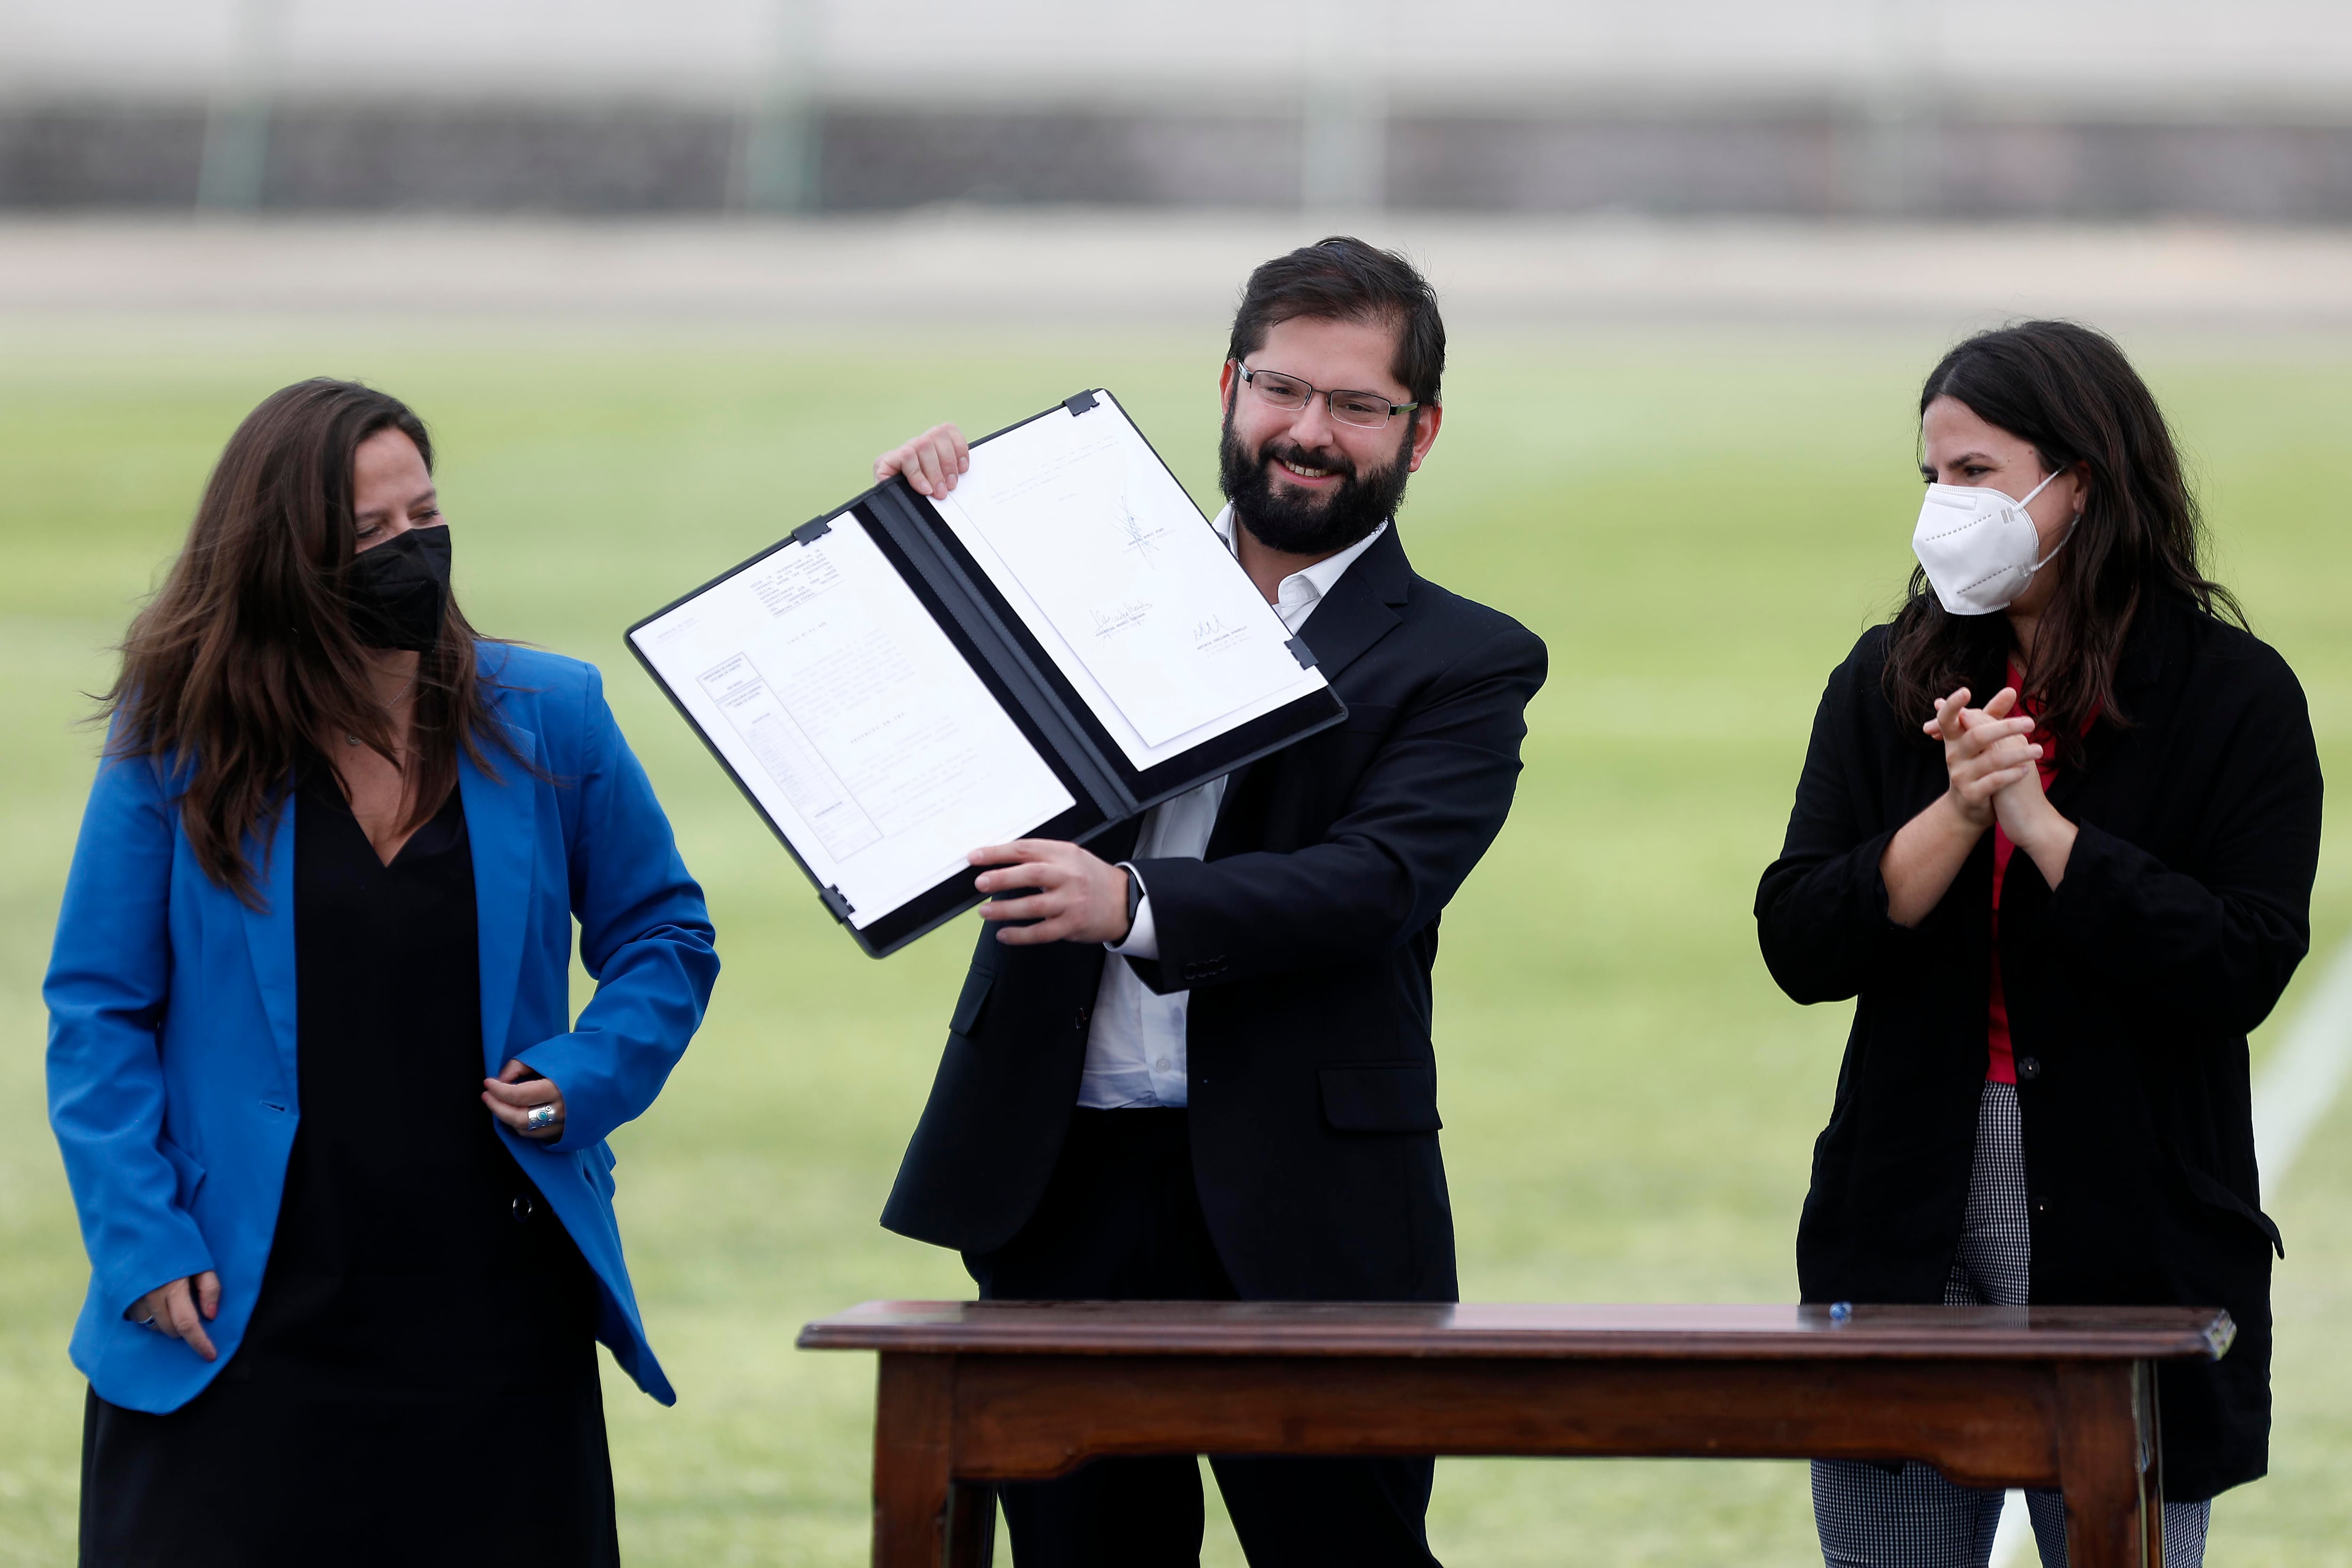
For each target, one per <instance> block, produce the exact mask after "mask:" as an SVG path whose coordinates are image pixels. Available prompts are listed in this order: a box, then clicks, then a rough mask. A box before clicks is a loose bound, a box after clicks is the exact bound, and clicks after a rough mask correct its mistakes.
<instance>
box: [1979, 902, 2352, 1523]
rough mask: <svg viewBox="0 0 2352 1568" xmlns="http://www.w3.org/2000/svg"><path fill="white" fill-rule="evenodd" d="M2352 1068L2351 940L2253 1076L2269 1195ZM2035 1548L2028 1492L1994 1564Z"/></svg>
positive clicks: (2012, 1511)
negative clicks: (2259, 1072) (2258, 1074)
mask: <svg viewBox="0 0 2352 1568" xmlns="http://www.w3.org/2000/svg"><path fill="white" fill-rule="evenodd" d="M2347 1072H2352V941H2347V942H2345V944H2344V945H2343V946H2342V947H2340V948H2338V949H2336V958H2335V960H2334V962H2333V963H2330V964H2329V966H2328V970H2327V976H2326V979H2324V980H2322V981H2321V982H2320V983H2319V991H2318V994H2316V995H2315V996H2313V997H2312V999H2311V1000H2310V1001H2308V1002H2306V1003H2305V1004H2304V1005H2303V1011H2302V1012H2301V1013H2300V1014H2298V1015H2296V1016H2295V1020H2294V1029H2293V1031H2292V1032H2290V1033H2289V1034H2288V1036H2287V1037H2286V1038H2285V1040H2284V1041H2283V1042H2281V1044H2280V1046H2279V1048H2278V1049H2277V1051H2276V1052H2274V1053H2273V1055H2272V1057H2271V1059H2270V1060H2269V1062H2268V1063H2266V1064H2265V1065H2264V1066H2263V1076H2262V1077H2261V1078H2260V1079H2257V1080H2256V1081H2255V1083H2254V1159H2255V1163H2256V1164H2257V1165H2258V1166H2259V1167H2260V1168H2261V1171H2262V1177H2263V1191H2264V1193H2265V1194H2274V1193H2276V1192H2277V1191H2278V1188H2279V1186H2280V1184H2282V1183H2284V1181H2285V1180H2286V1173H2287V1170H2288V1168H2289V1167H2290V1166H2292V1165H2293V1164H2294V1157H2295V1156H2296V1155H2297V1154H2300V1153H2301V1152H2303V1143H2304V1140H2305V1139H2306V1138H2308V1137H2310V1136H2311V1130H2312V1129H2313V1128H2314V1127H2316V1126H2317V1125H2318V1124H2319V1119H2320V1118H2321V1117H2322V1116H2325V1115H2326V1114H2327V1108H2328V1107H2329V1106H2330V1105H2332V1104H2333V1103H2335V1100H2336V1093H2337V1091H2338V1090H2340V1089H2343V1087H2344V1079H2345V1075H2346V1074H2347ZM2032 1547H2033V1527H2032V1524H2031V1523H2029V1522H2028V1521H2027V1519H2026V1514H2025V1494H2024V1493H2023V1492H2011V1493H2010V1494H2009V1499H2008V1500H2007V1501H2006V1502H2004V1503H2002V1505H2001V1510H2000V1531H1999V1532H1998V1533H1996V1534H1995V1535H1994V1536H1993V1540H1992V1563H1991V1568H2011V1565H2012V1564H2015V1563H2020V1562H2022V1561H2024V1559H2025V1556H2026V1554H2027V1553H2028V1552H2031V1551H2032Z"/></svg>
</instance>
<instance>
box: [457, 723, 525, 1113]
mask: <svg viewBox="0 0 2352 1568" xmlns="http://www.w3.org/2000/svg"><path fill="white" fill-rule="evenodd" d="M506 731H507V737H508V739H509V740H511V741H512V742H514V745H515V750H517V751H518V752H521V753H522V754H523V755H524V756H526V757H530V756H534V755H536V754H537V752H538V742H539V738H538V737H537V736H536V735H533V734H532V733H531V732H530V731H528V730H525V729H522V728H520V726H518V725H514V724H508V725H507V726H506ZM499 774H500V776H499V778H497V779H492V778H490V777H489V776H488V774H486V773H483V772H482V770H481V769H479V768H478V767H476V766H475V765H474V763H473V760H472V759H471V758H469V757H467V755H466V754H465V752H463V751H460V752H458V754H457V794H458V796H459V798H460V799H461V801H462V802H463V803H464V805H465V811H466V837H467V839H468V840H469V841H470V842H471V844H472V847H473V856H474V911H475V918H476V920H477V921H478V922H479V924H480V928H481V932H480V952H481V966H482V979H481V984H482V1059H483V1062H484V1064H485V1065H486V1068H487V1069H488V1072H489V1073H490V1074H491V1075H492V1076H496V1074H497V1073H498V1071H499V1068H502V1067H504V1066H505V1065H506V1060H507V1058H508V1057H509V1055H511V1054H512V1053H510V1052H509V1051H508V1049H507V1026H508V1025H509V1022H511V1021H512V1019H513V1017H514V1001H515V987H516V985H517V984H518V983H519V982H520V979H521V975H522V959H523V939H524V937H525V935H526V934H527V932H528V931H529V929H530V895H531V863H532V854H531V851H532V848H533V847H534V846H535V844H536V842H537V835H536V834H535V833H534V832H533V830H532V826H533V817H534V816H535V815H536V813H537V809H538V804H539V790H538V788H537V785H538V783H539V781H538V780H537V779H535V778H533V777H532V776H531V775H530V773H526V772H525V771H524V770H523V768H522V766H521V765H520V763H515V762H512V761H509V762H507V763H506V764H505V765H504V766H503V767H502V768H501V769H500V770H499Z"/></svg>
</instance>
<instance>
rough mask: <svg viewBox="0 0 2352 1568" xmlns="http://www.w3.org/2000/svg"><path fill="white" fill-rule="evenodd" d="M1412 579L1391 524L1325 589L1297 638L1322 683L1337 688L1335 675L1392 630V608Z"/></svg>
mask: <svg viewBox="0 0 2352 1568" xmlns="http://www.w3.org/2000/svg"><path fill="white" fill-rule="evenodd" d="M1411 581H1412V565H1411V563H1408V562H1407V561H1406V560H1405V558H1404V546H1403V544H1402V543H1401V542H1398V539H1397V531H1396V525H1395V524H1394V523H1391V524H1390V525H1389V530H1388V531H1387V532H1386V533H1383V534H1381V536H1380V538H1378V539H1376V540H1374V541H1373V542H1372V547H1371V548H1370V550H1367V551H1365V552H1363V553H1362V554H1361V555H1359V556H1357V557H1356V559H1355V562H1354V563H1353V564H1352V565H1350V566H1349V568H1348V570H1347V571H1346V572H1344V573H1342V574H1340V577H1339V581H1338V582H1337V583H1334V584H1331V591H1330V592H1329V593H1328V594H1326V595H1323V602H1322V603H1321V604H1319V605H1316V606H1315V613H1314V614H1313V615H1311V616H1307V625H1306V626H1305V628H1304V629H1302V630H1301V631H1300V632H1299V634H1298V635H1299V636H1300V637H1304V638H1306V639H1307V647H1310V648H1312V649H1313V650H1314V652H1315V662H1316V664H1317V665H1318V667H1319V668H1321V669H1322V671H1323V679H1326V680H1328V681H1331V682H1333V683H1334V684H1337V683H1338V681H1339V672H1340V671H1341V670H1343V669H1345V668H1348V667H1349V665H1351V664H1353V663H1355V662H1356V660H1357V659H1358V658H1360V657H1361V656H1362V655H1363V653H1364V652H1365V650H1367V649H1368V648H1370V647H1371V646H1372V645H1373V644H1374V643H1376V642H1378V641H1380V640H1381V638H1382V637H1386V636H1388V635H1389V633H1391V632H1392V631H1394V630H1395V629H1396V628H1397V626H1398V624H1399V623H1400V622H1401V621H1402V619H1403V617H1402V616H1399V615H1398V614H1397V607H1398V606H1400V605H1402V604H1403V603H1404V601H1405V590H1406V586H1407V584H1409V583H1410V582H1411Z"/></svg>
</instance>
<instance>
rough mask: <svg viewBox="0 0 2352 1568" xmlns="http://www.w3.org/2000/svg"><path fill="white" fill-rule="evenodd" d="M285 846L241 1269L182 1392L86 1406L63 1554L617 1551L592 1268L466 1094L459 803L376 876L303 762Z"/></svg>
mask: <svg viewBox="0 0 2352 1568" xmlns="http://www.w3.org/2000/svg"><path fill="white" fill-rule="evenodd" d="M294 842H295V868H294V931H295V966H296V976H297V985H298V998H297V1018H298V1026H299V1072H300V1086H299V1090H300V1100H301V1107H302V1119H301V1121H300V1124H299V1128H298V1130H297V1132H296V1135H295V1142H294V1149H293V1153H292V1156H291V1158H290V1160H289V1163H288V1169H287V1175H286V1191H285V1197H284V1199H283V1201H282V1203H281V1205H280V1206H279V1209H278V1229H277V1233H276V1235H275V1237H274V1238H273V1239H272V1242H271V1246H270V1253H269V1268H268V1276H267V1277H266V1279H264V1280H263V1282H262V1287H261V1293H260V1298H259V1300H257V1302H256V1304H255V1307H254V1315H253V1320H252V1322H251V1324H250V1325H249V1327H248V1328H247V1332H246V1335H245V1339H244V1342H243V1343H242V1344H241V1345H240V1346H239V1347H238V1349H237V1352H236V1355H235V1356H234V1357H232V1358H231V1360H230V1361H229V1363H228V1364H227V1365H226V1366H225V1367H223V1368H222V1369H221V1372H220V1375H219V1376H217V1377H216V1378H215V1379H214V1381H213V1383H212V1384H211V1385H210V1386H208V1387H207V1388H206V1389H205V1391H204V1392H203V1393H202V1394H198V1395H197V1396H196V1397H195V1398H194V1399H193V1400H191V1401H189V1403H188V1404H187V1405H184V1406H182V1407H181V1408H180V1409H178V1410H175V1411H173V1412H172V1413H171V1414H169V1415H144V1414H142V1413H140V1412H137V1411H130V1410H124V1409H121V1407H119V1406H117V1405H110V1404H109V1403H108V1402H107V1401H105V1400H103V1399H101V1398H100V1397H99V1396H98V1394H96V1393H95V1391H93V1392H92V1393H91V1394H90V1395H89V1408H88V1415H87V1419H86V1421H85V1423H84V1426H83V1436H82V1506H81V1561H82V1563H84V1564H86V1565H89V1568H118V1565H120V1568H131V1565H132V1564H138V1565H141V1568H144V1565H147V1564H158V1565H161V1564H170V1565H172V1568H199V1565H205V1564H214V1563H218V1564H223V1565H224V1568H226V1565H229V1564H235V1565H237V1568H275V1565H277V1564H289V1565H290V1564H298V1563H299V1564H303V1565H305V1568H308V1565H310V1564H314V1563H320V1562H334V1563H386V1564H392V1563H399V1564H404V1565H405V1564H414V1563H426V1562H430V1563H436V1564H464V1563H483V1564H493V1563H494V1564H497V1565H498V1568H518V1565H528V1564H537V1563H545V1564H550V1565H554V1564H562V1565H564V1568H574V1565H578V1564H604V1563H618V1561H619V1555H620V1554H619V1546H618V1542H617V1539H616V1535H615V1531H614V1516H613V1479H612V1466H611V1461H610V1459H609V1458H608V1456H607V1453H606V1449H605V1439H604V1403H603V1397H602V1394H601V1392H600V1389H599V1387H598V1381H597V1365H596V1353H595V1342H594V1334H595V1323H596V1299H597V1298H596V1291H597V1287H596V1284H595V1280H594V1278H593V1275H592V1274H591V1273H590V1272H589V1269H588V1267H587V1264H586V1262H585V1261H584V1260H583V1258H581V1256H580V1249H579V1248H578V1247H576V1246H575V1245H573V1243H572V1238H571V1237H570V1236H569V1235H568V1234H567V1233H566V1232H565V1231H564V1229H563V1226H562V1224H561V1223H560V1222H559V1221H558V1220H557V1219H556V1217H555V1215H554V1214H553V1212H552V1211H551V1210H550V1209H549V1208H548V1207H547V1205H546V1204H545V1202H544V1200H543V1199H541V1197H540V1195H539V1194H538V1191H537V1189H536V1188H535V1187H534V1186H533V1185H532V1184H531V1183H530V1179H529V1178H528V1177H527V1176H526V1175H525V1174H524V1173H523V1171H522V1169H521V1167H520V1165H518V1164H517V1163H516V1162H515V1159H514V1156H513V1155H512V1154H511V1153H510V1152H509V1151H508V1149H507V1147H506V1145H505V1144H504V1143H502V1142H500V1141H499V1136H498V1134H497V1132H496V1131H495V1130H494V1129H493V1127H492V1125H491V1118H490V1113H489V1111H488V1110H487V1109H486V1108H485V1107H484V1106H483V1105H482V1103H481V1099H480V1095H481V1079H483V1077H484V1076H485V1066H486V1064H485V1062H484V1060H483V1056H482V1030H481V987H480V967H479V950H478V945H477V937H478V923H477V919H476V912H475V903H474V870H473V856H472V848H471V846H470V844H469V843H468V841H467V835H466V819H465V813H464V810H463V808H462V805H461V804H460V802H459V799H458V796H457V793H456V792H454V791H453V792H451V795H450V797H449V799H448V800H447V802H446V803H445V804H444V805H443V806H442V808H441V810H440V811H439V812H438V813H437V814H436V816H435V817H434V818H433V820H432V822H430V823H429V824H427V825H426V826H425V827H423V828H421V829H419V830H418V831H417V833H416V835H415V837H413V838H411V839H410V840H409V842H408V843H407V844H406V845H404V846H403V847H402V849H401V852H400V854H399V855H398V856H397V857H396V858H394V861H393V863H392V864H391V865H389V866H386V865H383V863H382V862H381V861H379V860H378V859H377V858H376V855H375V850H374V848H373V847H372V846H371V845H370V844H369V843H368V841H367V836H366V835H365V834H364V833H363V832H362V830H361V828H360V826H359V824H358V822H357V821H356V820H355V819H354V818H353V817H352V813H351V808H350V806H349V805H347V804H346V803H345V801H344V799H343V796H342V792H341V789H340V787H338V785H337V784H336V783H335V780H334V776H333V774H332V773H331V772H330V771H329V770H328V769H326V768H325V767H323V766H319V767H314V768H312V769H311V770H310V772H309V773H307V774H306V776H305V777H304V779H303V781H302V783H301V784H300V786H299V792H298V803H297V805H296V810H295V827H294ZM190 1353H191V1354H193V1353H194V1352H190Z"/></svg>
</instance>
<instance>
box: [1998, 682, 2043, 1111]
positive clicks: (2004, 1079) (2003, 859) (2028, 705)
mask: <svg viewBox="0 0 2352 1568" xmlns="http://www.w3.org/2000/svg"><path fill="white" fill-rule="evenodd" d="M2021 679H2022V677H2021V676H2020V675H2019V674H2018V672H2017V667H2016V666H2015V665H2011V666H2010V668H2009V684H2010V685H2011V686H2016V685H2017V684H2018V683H2019V681H2020V680H2021ZM2017 710H2018V711H2019V712H2021V713H2023V714H2025V715H2026V716H2027V717H2029V718H2031V719H2032V720H2034V721H2036V722H2035V724H2034V728H2033V732H2032V734H2030V735H2028V736H2027V737H2026V739H2027V740H2029V741H2031V742H2033V743H2034V744H2035V745H2037V746H2039V747H2041V748H2042V760H2041V763H2040V768H2041V773H2042V788H2043V789H2048V788H2049V787H2050V781H2051V780H2052V779H2053V778H2054V777H2056V776H2057V773H2058V739H2057V737H2056V736H2054V735H2053V734H2051V733H2050V731H2047V730H2044V729H2042V727H2041V723H2040V720H2041V718H2042V704H2041V703H2039V702H2036V701H2034V700H2032V698H2029V697H2020V698H2019V699H2018V700H2017ZM2016 853H2017V846H2016V845H2014V844H2012V843H2011V842H2010V838H2009V835H2008V834H2006V833H2004V832H2002V831H2001V828H2000V823H1998V822H1996V823H1994V824H1993V826H1992V1000H1991V1002H1990V1005H1988V1006H1987V1008H1986V1009H1985V1011H1986V1015H1987V1016H1986V1020H1985V1023H1986V1028H1985V1034H1986V1039H1987V1046H1988V1050H1987V1057H1986V1062H1985V1081H1986V1082H1987V1083H2015V1082H2016V1081H2017V1058H2016V1056H2015V1055H2014V1054H2013V1053H2012V1052H2011V1049H2010V1045H2009V999H2008V998H2007V997H2006V996H2004V995H2002V994H2001V990H2000V885H2001V881H2002V879H2004V878H2006V877H2007V876H2008V875H2009V858H2010V857H2011V855H2014V854H2016Z"/></svg>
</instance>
